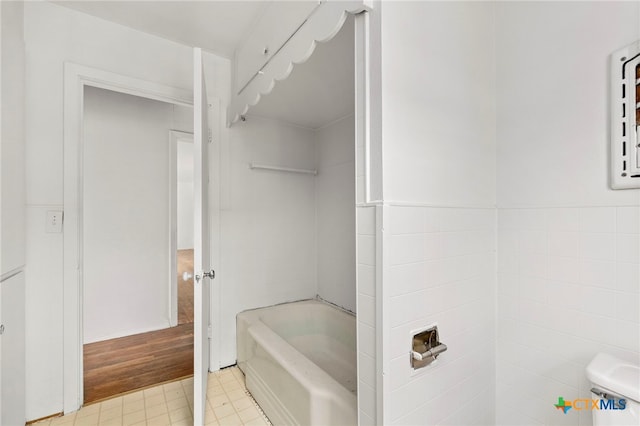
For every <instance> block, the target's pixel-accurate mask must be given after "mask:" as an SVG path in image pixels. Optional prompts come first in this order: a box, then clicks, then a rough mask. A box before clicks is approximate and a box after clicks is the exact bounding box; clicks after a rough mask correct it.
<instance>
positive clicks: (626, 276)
mask: <svg viewBox="0 0 640 426" xmlns="http://www.w3.org/2000/svg"><path fill="white" fill-rule="evenodd" d="M639 211H640V209H639V208H637V207H585V208H549V209H544V208H540V209H499V210H498V290H497V397H496V400H497V401H499V403H498V404H497V405H496V407H497V422H498V424H503V425H512V424H548V425H555V424H568V425H569V424H570V425H578V424H580V425H585V424H586V425H589V424H591V417H590V413H589V415H583V416H582V417H581V416H580V415H579V414H578V413H577V412H574V413H571V412H569V413H567V414H566V415H565V414H563V413H561V412H559V411H557V410H554V409H553V407H552V406H551V405H550V404H553V402H554V401H557V398H558V396H563V397H565V398H567V399H569V398H571V399H574V398H579V397H580V398H584V397H588V396H589V394H588V392H589V389H590V388H589V384H588V383H587V380H586V378H585V374H584V368H585V367H586V365H587V364H588V363H589V361H590V360H591V358H593V356H595V354H596V353H598V352H600V351H603V352H608V353H611V354H612V355H615V356H618V357H621V358H623V359H628V360H631V361H635V362H639V361H640V341H639V336H640V307H639V302H640V275H639V271H640V255H639V252H638V249H639V248H640V233H639V226H638V224H640V214H639ZM543 242H545V243H546V244H543ZM534 247H535V250H532V248H534ZM531 251H535V252H536V254H535V255H534V254H532V253H531ZM525 400H526V401H528V403H527V404H521V401H525ZM525 405H526V406H527V407H525ZM514 407H519V408H518V409H514ZM550 407H551V408H550Z"/></svg>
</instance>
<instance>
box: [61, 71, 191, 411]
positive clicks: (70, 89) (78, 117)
mask: <svg viewBox="0 0 640 426" xmlns="http://www.w3.org/2000/svg"><path fill="white" fill-rule="evenodd" d="M85 86H90V87H97V88H100V89H106V90H111V91H114V92H119V93H124V94H128V95H133V96H138V97H142V98H147V99H152V100H156V101H162V102H167V103H170V104H174V105H181V106H193V93H192V92H191V91H189V90H184V89H179V88H176V87H171V86H168V85H164V84H159V83H153V82H149V81H145V80H141V79H137V78H132V77H128V76H124V75H121V74H116V73H112V72H108V71H104V70H100V69H97V68H91V67H87V66H83V65H78V64H74V63H70V62H65V64H64V95H63V97H64V101H63V102H64V122H63V135H64V171H63V181H64V185H63V187H64V232H63V257H64V260H63V304H64V305H63V306H64V310H63V333H64V334H63V410H64V413H65V414H67V413H70V412H73V411H76V410H78V409H79V408H80V407H81V406H82V404H83V400H84V380H83V330H82V316H83V302H82V283H83V270H82V266H83V259H82V253H83V248H82V236H83V228H82V215H83V212H82V202H83V199H82V187H83V176H82V166H83V162H82V155H83V118H84V117H83V107H84V88H85Z"/></svg>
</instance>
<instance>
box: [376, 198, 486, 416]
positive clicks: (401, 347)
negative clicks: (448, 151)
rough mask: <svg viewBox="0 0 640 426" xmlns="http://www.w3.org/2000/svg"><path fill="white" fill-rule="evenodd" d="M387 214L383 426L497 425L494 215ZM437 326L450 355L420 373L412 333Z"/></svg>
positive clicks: (414, 210)
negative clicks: (412, 356) (414, 365)
mask: <svg viewBox="0 0 640 426" xmlns="http://www.w3.org/2000/svg"><path fill="white" fill-rule="evenodd" d="M385 211H388V212H389V214H390V218H389V222H388V223H389V224H390V226H389V229H388V230H385V232H388V233H389V237H388V240H389V242H390V249H389V250H388V251H386V252H385V253H388V263H386V264H387V265H388V268H387V269H385V271H387V275H386V276H385V292H386V294H387V296H385V297H387V299H386V300H385V309H386V311H385V313H384V315H385V324H387V327H389V330H388V338H389V342H388V343H386V342H385V346H386V348H385V354H386V356H387V357H388V358H389V361H388V363H387V362H386V361H385V365H387V364H388V367H387V368H388V371H387V372H386V374H385V380H386V381H385V399H386V401H385V423H389V424H402V425H404V424H424V425H438V424H443V425H444V424H467V425H471V424H492V423H494V395H495V370H494V365H495V351H494V344H495V336H494V309H495V304H494V295H495V211H494V210H493V209H465V208H430V207H416V206H414V207H405V206H402V207H401V206H392V207H390V208H389V209H388V210H385ZM435 322H437V323H438V328H439V332H440V337H441V340H442V341H443V342H444V343H445V344H447V346H448V350H447V352H445V353H444V354H443V355H442V356H441V357H440V358H439V359H438V361H437V362H436V363H435V364H432V365H431V366H429V367H426V368H424V369H421V370H417V371H414V370H413V369H412V368H411V366H410V362H409V356H408V353H409V351H410V349H411V338H412V331H415V330H418V329H421V328H424V327H426V326H429V325H431V324H433V323H435ZM387 378H388V379H387Z"/></svg>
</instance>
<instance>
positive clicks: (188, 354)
mask: <svg viewBox="0 0 640 426" xmlns="http://www.w3.org/2000/svg"><path fill="white" fill-rule="evenodd" d="M176 266H177V272H178V276H177V277H176V278H177V283H178V325H177V326H176V327H170V328H165V329H162V330H156V331H151V332H148V333H141V334H134V335H131V336H125V337H120V338H117V339H110V340H104V341H100V342H94V343H89V344H85V345H84V403H85V404H91V403H94V402H97V401H101V400H103V399H105V398H110V397H113V396H114V395H120V394H123V393H126V392H131V391H134V390H137V389H144V388H146V387H149V386H153V385H156V384H159V383H166V382H168V381H170V380H176V379H180V378H183V377H187V376H190V375H192V374H193V309H194V306H193V279H190V280H188V281H184V280H183V279H182V273H183V272H190V273H192V272H193V250H178V251H177V265H176Z"/></svg>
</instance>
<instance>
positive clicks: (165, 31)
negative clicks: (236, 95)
mask: <svg viewBox="0 0 640 426" xmlns="http://www.w3.org/2000/svg"><path fill="white" fill-rule="evenodd" d="M53 3H56V4H58V5H61V6H65V7H68V8H71V9H75V10H77V11H80V12H84V13H87V14H89V15H93V16H96V17H98V18H102V19H106V20H108V21H111V22H115V23H118V24H121V25H124V26H127V27H130V28H134V29H136V30H139V31H143V32H146V33H149V34H153V35H157V36H159V37H162V38H166V39H169V40H173V41H176V42H178V43H182V44H186V45H188V46H192V47H201V48H203V49H205V50H207V51H210V52H212V53H216V54H218V55H220V56H224V57H227V58H232V57H233V51H234V50H235V48H236V46H238V45H239V44H240V43H241V42H242V41H244V39H245V37H246V35H247V34H248V33H249V31H250V29H251V27H252V26H253V24H254V23H255V22H256V20H257V19H258V17H259V16H260V15H261V14H262V12H263V10H264V8H265V7H266V6H267V5H268V4H269V1H117V0H109V1H100V0H92V1H87V0H84V1H66V0H62V1H53Z"/></svg>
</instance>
